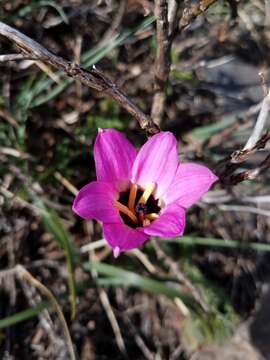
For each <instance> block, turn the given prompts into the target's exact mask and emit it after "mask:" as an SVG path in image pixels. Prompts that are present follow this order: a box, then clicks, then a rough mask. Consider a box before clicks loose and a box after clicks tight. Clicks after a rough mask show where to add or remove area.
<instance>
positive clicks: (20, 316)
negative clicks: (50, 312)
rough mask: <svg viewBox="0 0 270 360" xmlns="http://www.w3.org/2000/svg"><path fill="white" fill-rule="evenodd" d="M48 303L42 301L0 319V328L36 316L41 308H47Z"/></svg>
mask: <svg viewBox="0 0 270 360" xmlns="http://www.w3.org/2000/svg"><path fill="white" fill-rule="evenodd" d="M50 305H51V304H50V303H49V302H43V303H41V304H38V305H37V306H34V307H32V308H29V309H26V310H23V311H20V312H18V313H16V314H13V315H10V316H8V317H6V318H4V319H0V329H4V328H6V327H8V326H12V325H15V324H17V323H19V322H22V321H26V320H28V319H31V318H32V317H34V316H37V315H38V314H39V313H40V312H41V311H42V310H44V309H47V308H48V307H49V306H50Z"/></svg>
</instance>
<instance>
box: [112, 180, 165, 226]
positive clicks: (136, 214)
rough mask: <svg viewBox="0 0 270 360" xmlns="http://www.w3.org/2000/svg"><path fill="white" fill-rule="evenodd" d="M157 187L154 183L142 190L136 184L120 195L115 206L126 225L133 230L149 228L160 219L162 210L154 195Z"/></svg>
mask: <svg viewBox="0 0 270 360" xmlns="http://www.w3.org/2000/svg"><path fill="white" fill-rule="evenodd" d="M155 188H156V185H155V184H154V183H152V184H150V185H149V186H147V187H146V189H145V190H142V189H140V188H139V187H138V185H136V184H131V187H130V188H129V189H128V190H126V191H123V192H121V193H120V196H119V200H118V201H116V202H115V206H116V207H117V209H118V210H119V212H120V215H121V218H122V219H123V221H124V223H125V224H126V225H128V226H130V227H132V228H136V227H140V226H147V225H149V224H151V222H152V221H154V220H156V219H157V218H158V217H159V212H160V210H161V208H160V206H159V205H158V200H156V199H155V198H154V196H153V195H152V194H153V192H154V190H155Z"/></svg>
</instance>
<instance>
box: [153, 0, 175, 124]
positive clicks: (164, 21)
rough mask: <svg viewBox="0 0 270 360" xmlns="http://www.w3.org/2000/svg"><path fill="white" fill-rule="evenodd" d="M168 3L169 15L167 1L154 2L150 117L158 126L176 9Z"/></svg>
mask: <svg viewBox="0 0 270 360" xmlns="http://www.w3.org/2000/svg"><path fill="white" fill-rule="evenodd" d="M169 3H170V14H169V10H168V1H167V0H156V2H155V16H156V27H157V29H156V31H157V52H156V60H155V83H154V98H153V104H152V110H151V117H152V119H153V120H154V121H155V122H156V123H157V124H158V125H160V124H161V122H162V118H163V115H164V110H165V104H166V90H167V83H168V78H169V74H170V67H171V60H170V53H171V46H172V41H173V31H174V28H175V18H176V14H177V8H178V5H177V3H176V1H175V0H169Z"/></svg>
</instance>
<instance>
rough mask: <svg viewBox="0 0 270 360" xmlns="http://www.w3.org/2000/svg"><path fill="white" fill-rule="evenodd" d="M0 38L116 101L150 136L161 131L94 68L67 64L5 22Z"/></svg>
mask: <svg viewBox="0 0 270 360" xmlns="http://www.w3.org/2000/svg"><path fill="white" fill-rule="evenodd" d="M0 35H2V36H4V37H6V38H7V39H9V40H10V41H11V42H12V43H14V44H15V45H17V47H18V48H19V49H20V50H21V52H22V54H21V55H23V56H25V58H26V59H29V58H31V59H35V60H37V59H38V61H41V62H43V63H45V64H46V65H51V66H53V67H54V68H56V69H58V70H62V71H64V73H66V75H68V76H70V77H72V78H73V79H75V80H78V81H80V82H81V83H83V84H85V85H87V86H88V87H90V88H92V89H95V90H97V91H100V92H103V93H104V94H106V95H108V96H110V97H111V98H113V99H114V100H115V101H116V102H118V104H119V105H120V106H121V107H122V108H124V109H125V110H127V111H128V112H129V113H130V114H131V115H132V116H134V118H135V119H136V120H137V121H138V123H139V125H140V127H141V128H142V129H143V130H145V131H146V132H147V133H148V134H149V135H153V134H156V133H157V132H159V127H158V126H157V125H156V124H155V123H154V122H153V121H152V119H151V118H150V117H149V116H147V115H145V114H144V113H143V112H142V111H141V110H140V109H139V108H138V107H137V105H135V104H134V103H133V102H132V101H131V100H130V99H129V98H128V97H127V96H126V95H125V94H123V93H122V91H121V90H119V89H118V88H117V86H116V85H115V84H114V83H113V82H112V81H111V80H110V79H108V78H107V77H106V76H105V75H104V74H103V73H102V72H101V71H99V70H97V69H96V68H95V67H93V68H92V69H90V70H86V69H83V68H82V67H80V66H79V65H77V64H75V63H71V62H68V61H66V60H65V59H63V58H62V57H60V56H57V55H54V54H53V53H51V52H50V51H48V50H47V49H45V48H44V47H43V46H41V45H40V44H39V43H37V42H36V41H34V40H32V39H31V38H29V37H28V36H26V35H24V34H22V33H21V32H19V31H18V30H16V29H14V28H12V27H10V26H8V25H6V24H4V23H3V22H0ZM14 57H15V55H14ZM10 59H11V55H9V60H10ZM15 59H16V57H15ZM20 59H21V57H20Z"/></svg>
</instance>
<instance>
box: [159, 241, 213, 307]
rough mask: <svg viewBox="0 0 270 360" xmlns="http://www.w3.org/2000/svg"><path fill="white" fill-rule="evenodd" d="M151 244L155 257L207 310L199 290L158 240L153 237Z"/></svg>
mask: <svg viewBox="0 0 270 360" xmlns="http://www.w3.org/2000/svg"><path fill="white" fill-rule="evenodd" d="M152 245H153V247H154V249H155V251H156V254H157V257H158V258H159V259H160V260H162V261H163V263H164V264H165V265H166V266H167V268H168V269H170V271H171V272H172V273H173V274H174V275H175V276H176V277H177V279H178V280H179V281H180V282H182V283H183V284H184V285H185V286H186V287H187V288H188V289H189V291H190V292H191V294H192V295H193V297H194V299H195V300H196V301H197V302H198V304H200V305H201V307H202V309H203V310H204V311H206V312H208V311H209V308H208V305H207V304H206V303H205V301H204V300H203V298H202V296H201V294H200V293H199V291H198V290H197V289H196V288H195V286H194V285H193V284H192V283H191V281H190V280H189V279H188V278H187V276H186V275H185V274H183V273H182V271H181V270H180V269H179V267H178V265H177V264H176V263H175V262H174V261H173V260H172V259H171V258H170V257H169V256H168V255H167V254H166V253H165V252H164V251H163V250H162V248H161V246H160V245H159V242H158V241H157V240H155V239H153V241H152Z"/></svg>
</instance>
